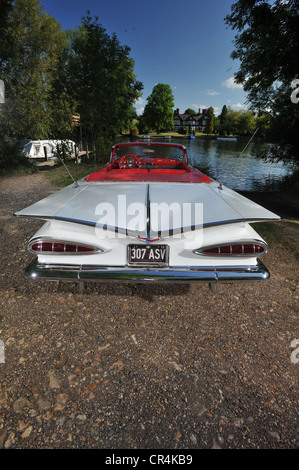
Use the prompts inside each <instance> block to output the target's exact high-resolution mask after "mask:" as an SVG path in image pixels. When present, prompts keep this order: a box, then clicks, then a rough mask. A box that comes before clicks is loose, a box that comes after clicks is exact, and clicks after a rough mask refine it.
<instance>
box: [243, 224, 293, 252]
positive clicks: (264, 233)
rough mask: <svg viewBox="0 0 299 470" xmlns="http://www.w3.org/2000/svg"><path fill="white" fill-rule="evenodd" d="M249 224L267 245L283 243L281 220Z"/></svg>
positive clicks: (283, 233)
mask: <svg viewBox="0 0 299 470" xmlns="http://www.w3.org/2000/svg"><path fill="white" fill-rule="evenodd" d="M250 225H251V226H252V228H253V229H254V230H255V231H256V232H257V233H258V234H259V235H260V236H261V237H262V238H263V239H264V240H266V242H267V244H268V245H269V246H271V245H274V244H276V243H280V244H282V245H283V244H285V241H286V240H285V232H284V227H283V225H282V224H281V222H256V223H254V224H250Z"/></svg>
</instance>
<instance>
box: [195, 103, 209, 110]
mask: <svg viewBox="0 0 299 470" xmlns="http://www.w3.org/2000/svg"><path fill="white" fill-rule="evenodd" d="M192 108H194V109H206V108H208V106H207V105H206V104H196V103H194V104H193V105H192Z"/></svg>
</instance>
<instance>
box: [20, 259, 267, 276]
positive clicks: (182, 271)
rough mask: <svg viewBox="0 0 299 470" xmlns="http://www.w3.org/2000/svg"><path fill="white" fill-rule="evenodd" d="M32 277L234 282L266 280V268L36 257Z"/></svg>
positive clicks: (29, 271)
mask: <svg viewBox="0 0 299 470" xmlns="http://www.w3.org/2000/svg"><path fill="white" fill-rule="evenodd" d="M25 273H26V275H27V276H28V277H30V278H31V279H48V280H64V281H72V280H86V281H104V282H106V281H109V280H111V281H123V282H124V281H136V282H137V281H138V282H141V281H142V282H143V281H144V282H162V281H179V282H191V281H202V282H212V281H213V282H216V281H217V282H237V281H254V280H266V279H268V278H269V277H270V273H269V271H268V269H267V268H266V267H265V266H264V265H263V263H262V262H261V261H260V260H257V265H256V266H207V267H204V266H203V267H202V266H200V267H190V266H185V267H174V266H170V267H169V268H159V269H154V268H148V269H140V268H130V267H127V266H115V267H111V266H88V265H84V266H83V265H52V264H42V263H39V262H38V260H37V258H36V259H35V260H33V261H32V262H31V263H30V264H29V266H27V268H26V271H25Z"/></svg>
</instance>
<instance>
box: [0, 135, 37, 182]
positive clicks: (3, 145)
mask: <svg viewBox="0 0 299 470" xmlns="http://www.w3.org/2000/svg"><path fill="white" fill-rule="evenodd" d="M20 170H24V171H25V172H28V173H31V172H34V171H36V166H35V165H33V164H32V163H30V162H29V160H28V158H27V157H25V156H24V155H23V154H22V152H21V151H20V149H19V146H18V143H16V142H13V141H12V140H11V139H9V138H8V137H6V136H0V174H1V175H6V174H10V173H13V172H15V171H20Z"/></svg>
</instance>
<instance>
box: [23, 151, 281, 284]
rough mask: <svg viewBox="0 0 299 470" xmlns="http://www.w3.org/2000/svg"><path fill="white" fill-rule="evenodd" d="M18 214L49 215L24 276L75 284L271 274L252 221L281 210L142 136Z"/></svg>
mask: <svg viewBox="0 0 299 470" xmlns="http://www.w3.org/2000/svg"><path fill="white" fill-rule="evenodd" d="M117 152H119V154H117ZM128 152H130V153H128ZM173 152H178V154H179V155H181V154H182V155H183V159H182V161H180V158H179V157H178V156H177V154H174V153H173ZM116 157H118V159H117V158H116ZM173 159H174V160H173ZM16 215H17V216H24V217H34V218H39V219H41V220H43V221H46V222H45V223H44V225H43V226H42V227H41V229H40V230H39V231H38V232H37V233H36V234H35V235H34V236H33V237H32V239H31V240H30V241H29V245H28V248H29V250H30V252H31V253H32V254H33V255H35V258H34V259H33V260H32V262H31V263H30V264H29V266H28V267H27V268H26V274H27V276H29V277H30V278H31V279H36V280H37V279H48V280H65V281H74V280H77V281H79V282H80V285H81V286H82V281H109V280H112V281H131V282H155V281H157V282H162V281H166V282H167V281H170V282H174V281H178V282H189V281H195V282H199V281H202V282H208V283H209V284H210V286H214V285H215V283H217V282H237V281H251V280H265V279H268V278H269V271H268V270H267V268H266V267H265V266H264V264H263V263H262V262H261V261H260V257H262V256H263V255H265V254H266V253H267V244H266V242H265V241H264V240H263V239H262V238H261V237H260V236H259V235H258V233H257V232H256V231H255V230H254V229H253V226H252V225H254V223H255V222H258V221H267V220H279V219H280V218H279V216H277V215H276V214H273V213H272V212H270V211H268V210H267V209H265V208H263V207H262V206H260V205H258V204H256V203H254V202H252V201H250V200H249V199H247V198H244V197H243V196H241V195H240V194H237V193H236V192H234V191H232V190H231V189H229V188H227V187H225V186H224V185H222V184H219V183H217V182H216V181H213V180H211V179H210V178H209V177H207V176H205V175H203V174H202V173H200V172H199V171H198V170H194V169H192V168H191V167H189V166H188V165H187V157H186V152H185V148H184V147H183V146H180V145H176V144H173V145H172V144H164V145H163V144H142V143H137V144H136V146H135V148H132V145H131V144H117V145H116V146H114V147H113V151H112V157H111V162H110V164H109V165H108V166H105V167H103V168H102V169H100V170H99V171H98V172H96V173H94V174H92V175H89V176H88V177H86V178H84V179H83V180H80V181H79V182H78V183H76V184H74V185H70V186H68V187H66V188H64V189H62V190H60V191H57V192H56V193H54V194H51V195H50V196H48V197H47V198H45V199H43V200H41V201H38V202H37V203H35V204H32V205H31V206H29V207H27V208H25V209H23V210H21V211H19V212H17V213H16Z"/></svg>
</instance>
